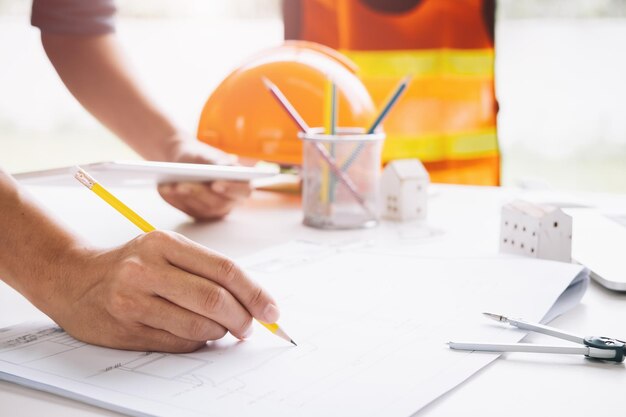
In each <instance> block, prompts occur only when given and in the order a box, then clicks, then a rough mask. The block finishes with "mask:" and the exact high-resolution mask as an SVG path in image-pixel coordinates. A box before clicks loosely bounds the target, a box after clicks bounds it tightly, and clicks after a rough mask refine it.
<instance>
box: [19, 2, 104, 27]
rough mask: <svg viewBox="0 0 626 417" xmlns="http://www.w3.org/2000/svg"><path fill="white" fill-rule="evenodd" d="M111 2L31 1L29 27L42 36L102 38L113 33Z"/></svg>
mask: <svg viewBox="0 0 626 417" xmlns="http://www.w3.org/2000/svg"><path fill="white" fill-rule="evenodd" d="M115 11H116V9H115V3H114V0H33V9H32V14H31V24H32V25H33V26H36V27H38V28H39V29H41V32H43V33H56V34H60V35H102V34H105V33H111V32H113V31H115V19H114V15H115Z"/></svg>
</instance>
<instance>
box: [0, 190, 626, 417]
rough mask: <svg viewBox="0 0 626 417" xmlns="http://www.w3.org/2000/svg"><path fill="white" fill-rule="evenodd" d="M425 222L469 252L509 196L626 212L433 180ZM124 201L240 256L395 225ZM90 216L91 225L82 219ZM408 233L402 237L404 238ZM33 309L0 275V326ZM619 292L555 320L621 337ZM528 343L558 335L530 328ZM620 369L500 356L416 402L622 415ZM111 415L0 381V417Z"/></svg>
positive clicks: (82, 199) (489, 242) (52, 197)
mask: <svg viewBox="0 0 626 417" xmlns="http://www.w3.org/2000/svg"><path fill="white" fill-rule="evenodd" d="M433 188H434V195H433V196H432V198H431V203H430V207H429V220H428V223H429V224H430V225H432V226H434V227H439V228H441V229H443V230H444V231H445V233H446V234H447V235H448V236H450V237H453V238H454V239H453V240H454V242H455V245H457V246H456V247H457V249H458V248H467V250H468V251H470V252H485V251H487V252H489V251H491V252H495V251H497V234H498V225H499V207H500V206H501V204H502V203H503V202H505V201H508V200H509V199H511V198H512V197H514V196H522V197H524V198H530V199H535V200H538V201H551V202H554V201H559V202H572V203H581V202H585V201H593V203H594V204H596V205H599V206H601V207H603V208H606V209H607V210H609V211H612V212H615V213H622V214H626V196H610V195H593V196H580V195H578V196H568V195H558V196H556V195H550V194H543V195H542V194H541V193H533V194H532V195H531V194H524V193H522V192H521V191H516V190H512V189H496V188H478V187H454V186H436V187H433ZM32 190H33V192H34V194H35V195H36V196H37V197H38V198H39V199H40V201H41V202H42V203H43V204H45V205H46V206H47V207H49V208H50V210H51V211H52V212H53V213H54V214H55V215H56V216H58V217H59V218H60V219H61V220H62V221H64V222H65V223H66V224H69V223H70V222H71V227H72V229H74V230H76V231H77V232H78V233H80V234H82V235H83V236H85V237H86V238H87V239H89V240H90V241H92V242H94V243H97V244H98V245H103V246H112V245H117V244H121V243H123V242H124V241H126V240H128V239H131V238H132V237H133V236H136V235H137V232H136V230H135V228H134V226H132V225H130V224H129V223H128V222H127V221H126V220H125V219H123V218H121V217H120V216H119V215H118V214H117V213H115V212H113V210H112V209H110V208H109V207H107V206H106V205H104V204H103V203H102V202H101V201H99V200H98V199H97V197H95V196H93V195H92V194H91V193H88V192H85V190H83V189H81V188H78V187H76V188H68V189H64V188H58V189H50V188H47V189H46V188H32ZM116 193H117V194H119V195H120V196H121V197H122V199H123V200H126V201H127V202H128V204H129V205H130V206H131V207H133V208H135V209H136V210H137V211H138V212H139V213H142V214H143V215H144V216H145V217H146V218H147V219H148V220H150V221H151V222H152V223H153V224H155V225H157V227H160V228H163V229H171V230H175V231H178V232H180V233H183V234H185V235H187V236H189V237H190V238H192V239H194V240H196V241H198V242H201V243H203V244H205V245H207V246H209V247H211V248H214V249H216V250H219V251H221V252H223V253H225V254H227V255H229V256H232V257H235V258H236V257H240V256H244V255H246V254H249V253H252V252H254V251H257V250H259V249H262V248H264V247H267V246H269V245H273V244H278V243H282V242H285V241H287V240H291V239H309V240H316V241H334V242H336V241H344V242H350V241H353V240H359V239H378V238H384V236H389V235H390V234H394V233H398V232H397V230H396V226H394V225H391V224H385V225H383V226H381V227H379V228H376V229H372V230H358V231H349V232H345V231H344V232H328V231H319V230H314V229H310V228H307V227H304V226H302V225H301V213H300V206H299V199H298V198H297V197H293V196H279V195H274V194H268V193H256V194H255V195H254V196H253V198H252V199H251V200H250V201H249V202H248V203H247V205H246V206H245V207H242V208H239V209H237V210H236V211H235V212H234V213H232V215H231V216H230V217H228V218H227V219H226V220H224V221H222V222H217V223H211V224H201V225H198V224H194V223H192V222H190V221H189V220H188V219H187V218H186V217H185V216H184V215H182V214H181V213H179V212H177V211H176V210H174V209H172V208H170V207H168V206H167V205H165V203H163V202H161V201H160V199H159V198H158V196H157V195H156V193H155V192H154V191H153V190H139V191H137V190H130V191H129V190H116ZM94 213H95V214H96V216H97V218H100V219H101V220H100V221H99V222H98V223H97V224H92V223H90V221H89V219H90V218H94V217H93V216H92V214H94ZM404 237H405V238H407V237H406V236H404ZM420 242H421V241H420V239H419V237H416V236H412V237H411V236H409V237H408V240H407V245H406V246H405V247H403V250H411V251H415V253H416V254H419V253H420V251H422V250H424V248H425V247H426V246H425V245H422V244H420ZM37 317H41V313H39V312H37V311H36V310H35V309H34V308H33V307H32V306H30V305H29V304H28V303H27V302H26V301H24V300H23V299H22V298H21V297H20V296H19V295H18V294H16V293H15V292H14V291H12V290H11V289H10V288H8V287H7V286H6V285H4V284H2V283H0V327H4V326H7V325H11V324H15V323H18V322H21V321H24V320H29V319H35V318H37ZM625 320H626V295H622V294H618V293H613V292H610V291H607V290H605V289H603V288H602V287H600V286H598V285H597V284H595V283H594V284H592V285H591V286H590V288H589V290H588V292H587V294H586V295H585V297H584V298H583V301H582V303H581V304H580V305H579V306H577V307H576V308H575V309H574V310H572V311H570V312H569V313H567V314H565V315H564V316H562V317H560V318H558V319H556V320H555V321H554V322H553V324H554V325H555V326H557V327H561V328H563V329H568V330H570V331H572V332H575V333H579V334H581V335H589V334H591V333H594V334H598V335H606V336H612V337H622V338H624V337H626V326H624V325H623V322H624V321H625ZM527 340H528V341H532V342H537V343H552V344H555V343H559V341H558V340H557V339H553V338H548V337H544V336H541V335H531V336H529V337H528V338H527ZM624 387H626V367H625V366H624V365H623V364H620V365H612V364H601V363H594V362H590V361H587V360H584V359H582V358H580V357H578V356H566V355H538V354H506V355H504V356H503V358H501V359H499V360H497V361H496V362H495V363H494V364H493V365H491V366H489V367H487V368H485V369H483V370H482V371H481V372H479V373H478V374H477V375H475V376H474V377H472V378H471V379H470V380H469V381H467V382H466V383H464V384H462V385H461V386H459V387H458V388H457V389H455V390H453V391H452V392H450V393H449V394H447V395H445V396H444V397H442V398H440V399H439V400H437V401H435V402H434V403H432V404H431V405H430V406H428V407H427V408H426V409H424V410H423V411H422V412H421V413H420V415H423V416H451V415H482V416H498V417H500V416H502V415H507V416H524V417H526V416H528V415H548V414H549V413H550V414H554V415H567V416H569V417H571V416H588V415H590V414H592V413H593V414H596V415H597V414H604V415H609V416H612V415H618V414H619V415H623V414H624V412H623V411H621V410H622V409H623V407H624V400H623V398H624ZM8 415H11V416H16V417H21V416H29V417H30V416H34V415H45V416H47V417H56V416H58V417H61V416H63V417H72V416H119V415H118V414H116V413H112V412H109V411H104V410H101V409H98V408H95V407H92V406H87V405H84V404H80V403H77V402H74V401H71V400H67V399H64V398H60V397H56V396H53V395H50V394H46V393H41V392H37V391H34V390H30V389H26V388H22V387H19V386H16V385H12V384H8V383H5V382H0V416H8Z"/></svg>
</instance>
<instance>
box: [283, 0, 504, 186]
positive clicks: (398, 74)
mask: <svg viewBox="0 0 626 417" xmlns="http://www.w3.org/2000/svg"><path fill="white" fill-rule="evenodd" d="M284 12H285V36H286V38H287V39H302V40H309V41H313V42H319V43H322V44H325V45H328V46H331V47H334V48H336V49H339V50H340V51H341V52H342V53H344V54H346V55H347V56H348V57H349V58H350V59H352V60H353V61H354V62H355V63H356V64H357V66H358V67H359V70H358V75H359V77H360V78H361V79H362V80H363V82H364V83H365V85H366V86H367V88H368V90H369V91H370V93H371V95H372V98H373V99H374V102H375V104H376V105H377V106H379V108H380V106H381V105H382V103H383V102H384V101H385V100H386V99H387V97H388V95H389V93H390V92H391V91H392V90H393V89H394V88H395V86H396V85H397V83H398V81H399V80H400V79H402V78H403V77H404V76H406V75H409V74H410V75H412V82H411V84H410V86H409V88H408V89H407V91H406V92H405V94H404V96H403V97H402V98H401V100H400V101H399V102H398V104H397V106H396V107H395V108H394V109H393V111H392V112H391V113H390V115H389V117H388V118H387V120H386V121H385V123H384V128H385V132H386V133H387V140H386V142H385V147H384V150H383V162H387V161H390V160H393V159H400V158H412V157H417V158H419V159H421V160H422V162H424V164H425V166H426V167H427V169H428V170H429V172H430V175H431V179H432V180H433V181H435V182H448V183H460V184H481V185H498V184H499V182H500V156H499V150H498V141H497V135H496V116H497V112H498V103H497V101H496V97H495V90H494V13H495V0H337V1H331V0H285V2H284Z"/></svg>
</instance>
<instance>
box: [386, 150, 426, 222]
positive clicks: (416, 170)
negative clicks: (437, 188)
mask: <svg viewBox="0 0 626 417" xmlns="http://www.w3.org/2000/svg"><path fill="white" fill-rule="evenodd" d="M429 183H430V176H429V175H428V172H427V171H426V169H425V168H424V165H422V163H421V162H420V161H419V160H417V159H399V160H396V161H391V162H389V163H388V164H387V166H386V167H385V169H384V170H383V174H382V178H381V187H380V188H381V202H382V215H383V217H385V218H387V219H391V220H399V221H406V220H415V219H424V218H426V212H427V207H428V184H429Z"/></svg>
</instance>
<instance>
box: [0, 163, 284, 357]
mask: <svg viewBox="0 0 626 417" xmlns="http://www.w3.org/2000/svg"><path fill="white" fill-rule="evenodd" d="M0 230H1V231H2V233H0V279H2V280H3V281H5V282H6V283H7V284H9V285H10V286H12V287H13V288H15V289H16V290H17V291H19V292H20V293H22V294H23V295H24V296H25V297H26V298H28V299H29V300H30V301H31V302H32V303H33V304H34V305H35V306H36V307H38V308H39V309H40V310H42V311H43V312H44V313H46V314H47V315H48V316H50V317H51V318H52V319H53V320H54V321H56V322H57V323H58V324H59V325H60V326H61V327H63V328H64V329H65V330H66V331H67V332H68V333H69V334H71V335H72V336H74V337H76V338H77V339H80V340H83V341H85V342H88V343H93V344H98V345H102V346H109V347H115V348H122V349H134V350H155V351H168V352H184V351H191V350H195V349H197V348H198V347H200V346H202V345H204V344H205V343H206V342H207V341H208V340H215V339H219V338H221V337H222V336H224V334H225V333H226V332H227V331H229V332H230V333H232V334H233V335H234V336H235V337H238V338H245V337H247V336H248V334H249V332H250V330H251V323H252V318H253V317H255V318H257V319H259V320H262V321H264V322H269V323H274V322H275V321H277V320H278V315H279V312H278V308H277V307H276V303H275V301H274V300H273V299H272V298H271V297H270V296H269V295H268V294H267V293H266V292H265V290H263V289H262V288H261V287H260V286H259V285H257V284H256V283H254V282H253V281H251V280H250V279H249V278H248V277H247V276H246V275H245V274H244V273H243V272H242V271H241V270H240V269H239V268H238V267H237V265H235V264H234V263H233V262H232V261H230V260H229V259H228V258H226V257H224V256H222V255H220V254H217V253H215V252H212V251H210V250H208V249H206V248H204V247H203V246H201V245H198V244H197V243H195V242H192V241H190V240H188V239H186V238H184V237H183V236H181V235H178V234H175V233H167V232H160V231H157V232H152V233H148V234H145V235H142V236H139V237H138V238H136V239H134V240H132V241H130V242H128V243H127V244H125V245H122V246H120V247H117V248H113V249H108V250H101V249H94V248H90V247H88V246H87V245H86V244H85V242H83V241H81V240H80V239H79V238H78V237H77V236H75V235H73V234H72V233H70V232H69V231H67V230H65V229H64V228H62V227H61V226H60V225H59V224H57V223H56V222H55V221H54V220H53V219H52V218H50V217H49V216H48V215H47V214H46V213H45V212H44V211H43V210H42V209H41V208H40V207H39V206H38V205H37V204H36V203H35V202H34V201H33V200H32V199H31V198H30V197H29V195H28V194H27V193H26V192H25V191H24V190H23V189H22V188H21V187H20V186H19V185H18V184H17V183H16V182H15V181H14V180H13V179H12V178H11V177H10V176H9V175H8V174H6V173H5V172H3V171H2V170H1V169H0Z"/></svg>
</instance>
